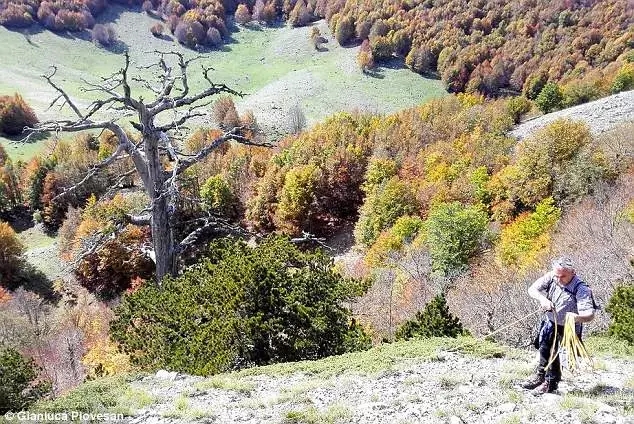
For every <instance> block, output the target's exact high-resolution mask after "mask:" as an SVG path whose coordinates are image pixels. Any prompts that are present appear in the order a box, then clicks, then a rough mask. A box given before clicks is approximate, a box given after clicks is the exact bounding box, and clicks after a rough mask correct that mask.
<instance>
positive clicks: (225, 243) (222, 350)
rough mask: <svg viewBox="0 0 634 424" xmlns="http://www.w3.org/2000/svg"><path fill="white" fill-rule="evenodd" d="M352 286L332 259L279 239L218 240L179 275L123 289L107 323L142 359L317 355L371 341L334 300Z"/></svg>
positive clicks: (187, 363)
mask: <svg viewBox="0 0 634 424" xmlns="http://www.w3.org/2000/svg"><path fill="white" fill-rule="evenodd" d="M360 290H361V289H360V286H359V285H358V283H357V282H356V281H353V280H347V279H344V278H342V277H341V276H340V275H339V274H337V273H336V272H335V271H334V269H333V263H332V259H330V258H329V257H327V256H326V255H324V254H323V253H321V252H315V253H310V252H302V251H300V250H298V248H297V247H296V246H294V245H293V244H291V243H290V242H289V241H287V240H286V239H282V238H279V237H276V238H273V237H272V238H268V239H265V240H264V241H263V242H262V243H261V244H260V245H258V246H257V247H255V248H254V247H249V246H248V245H247V244H246V243H244V242H242V241H230V240H221V241H217V242H215V243H213V244H212V245H211V246H210V249H209V253H208V256H207V257H206V258H205V259H203V260H202V261H201V262H200V263H198V264H197V265H196V266H194V267H192V268H190V269H188V270H187V271H185V273H184V274H183V275H182V276H179V277H178V278H171V279H166V280H164V281H163V282H162V285H161V286H160V287H159V286H157V285H155V284H147V285H145V286H143V287H142V288H141V289H139V290H138V291H136V292H135V293H132V294H130V295H127V296H126V297H124V298H123V301H122V303H121V305H120V306H119V307H118V308H117V309H116V311H115V313H116V319H115V320H114V321H113V323H112V324H111V332H112V337H113V339H114V340H116V341H117V342H118V343H120V345H121V346H122V348H123V349H124V350H125V351H126V352H127V353H129V354H130V355H131V359H132V362H133V363H134V364H136V365H139V366H141V367H143V368H150V369H157V368H164V369H168V370H175V371H181V372H187V373H190V374H197V375H209V374H214V373H217V372H222V371H226V370H230V369H237V368H242V367H245V366H250V365H260V364H269V363H275V362H284V361H298V360H303V359H316V358H321V357H325V356H329V355H335V354H341V353H344V352H348V351H352V350H358V349H364V348H368V347H369V346H370V341H369V338H368V337H367V336H366V335H365V333H364V332H363V331H362V330H361V328H360V327H359V326H358V325H356V324H355V323H354V321H351V316H350V311H349V310H348V309H347V308H346V307H345V306H344V305H343V302H345V301H347V300H349V299H351V298H352V297H353V296H355V295H358V294H360Z"/></svg>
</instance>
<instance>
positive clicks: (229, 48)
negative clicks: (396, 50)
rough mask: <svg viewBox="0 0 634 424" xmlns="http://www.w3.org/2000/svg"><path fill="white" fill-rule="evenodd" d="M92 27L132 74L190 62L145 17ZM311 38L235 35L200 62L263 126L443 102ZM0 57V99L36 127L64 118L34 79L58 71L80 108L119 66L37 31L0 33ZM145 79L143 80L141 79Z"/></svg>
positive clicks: (118, 12) (301, 33)
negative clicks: (124, 49)
mask: <svg viewBox="0 0 634 424" xmlns="http://www.w3.org/2000/svg"><path fill="white" fill-rule="evenodd" d="M99 20H101V21H108V22H113V26H114V28H115V31H116V32H117V35H118V37H119V38H120V40H122V41H123V42H124V43H125V44H126V45H127V46H128V47H129V51H130V56H131V59H132V63H133V65H134V66H136V65H147V64H149V63H151V62H155V61H156V60H157V57H156V55H154V54H149V53H147V52H150V51H153V50H161V51H169V50H172V51H178V52H181V53H184V54H185V55H186V56H187V57H193V56H194V55H195V54H197V53H196V52H193V51H191V50H188V49H185V48H183V47H182V46H180V45H178V44H177V43H176V42H173V41H165V40H160V39H157V38H154V37H152V36H151V35H150V33H149V31H148V28H149V27H150V26H151V25H152V24H154V23H155V22H156V20H154V19H153V18H151V17H149V16H147V15H145V14H142V13H139V12H134V11H129V10H127V9H125V8H122V7H120V6H115V7H111V8H110V9H109V12H108V14H106V15H102V16H101V17H100V18H99ZM319 26H320V28H321V30H322V33H325V32H326V31H327V28H326V26H325V25H324V23H323V22H322V23H319ZM310 31H311V28H310V27H303V28H264V29H263V30H261V31H258V30H249V29H240V30H238V31H237V32H234V33H232V38H233V39H234V40H235V42H233V43H231V44H228V45H226V46H225V47H224V49H223V50H219V51H209V52H205V53H203V56H204V61H202V62H206V64H207V65H211V66H213V67H214V69H215V71H214V72H213V73H212V79H213V80H214V81H215V82H223V83H226V84H227V85H229V86H230V87H232V88H234V89H236V90H239V91H242V92H244V93H246V94H247V96H246V97H245V98H244V99H243V100H237V101H236V103H237V106H238V109H253V110H254V112H255V114H256V117H257V118H258V120H259V121H260V124H263V125H265V126H266V125H267V123H266V122H263V120H262V116H272V115H275V114H276V113H277V112H275V111H274V110H273V105H275V106H276V107H277V108H279V109H288V108H289V107H290V106H292V105H294V104H299V105H300V106H301V107H302V109H303V111H304V113H305V115H306V118H307V121H308V123H309V125H310V124H312V123H315V122H318V121H320V120H322V119H323V118H324V117H326V116H329V115H331V114H332V113H334V112H336V111H339V110H352V109H355V108H358V109H361V110H369V111H375V112H379V113H389V112H393V111H396V110H399V109H403V108H405V107H408V106H412V105H416V104H420V103H422V102H423V101H424V100H426V99H429V98H431V97H439V96H442V95H445V94H446V92H445V90H444V88H443V86H442V83H441V82H440V81H438V80H430V79H425V78H422V77H421V76H420V75H417V74H415V73H414V72H411V71H410V70H409V69H407V68H405V67H402V66H390V67H386V68H383V69H379V72H378V74H379V75H380V78H373V77H370V76H368V75H364V74H363V73H362V72H361V71H360V70H359V69H358V67H357V65H356V62H355V59H356V53H357V51H358V47H351V48H343V47H340V46H338V45H337V43H336V42H335V41H334V40H333V39H332V36H331V35H329V34H325V35H326V36H327V38H329V39H330V42H329V43H327V45H326V47H327V48H328V51H325V52H317V51H315V50H314V48H313V47H312V46H311V44H310V42H309V34H310ZM0 57H5V58H8V57H10V58H12V60H10V61H6V63H3V65H2V68H1V69H0V94H4V93H13V92H16V91H17V92H19V93H21V94H22V95H23V97H24V98H25V99H26V100H27V101H28V102H29V104H31V105H32V106H33V107H34V109H35V111H36V113H37V114H38V116H39V117H40V119H52V118H55V117H58V116H59V115H60V113H61V114H62V115H64V116H65V117H70V116H71V115H70V112H69V110H68V108H65V110H64V111H61V112H60V111H59V110H58V108H56V107H54V108H51V109H49V110H48V111H47V110H46V109H47V108H48V106H49V103H50V102H51V101H52V99H53V98H54V97H55V95H54V92H53V90H52V88H51V87H50V86H48V85H47V83H46V81H45V80H44V79H43V78H41V75H42V74H44V73H46V72H48V71H49V67H50V66H51V65H54V64H56V65H59V71H58V74H57V80H58V81H59V82H60V84H62V85H63V86H64V87H65V88H66V89H67V90H68V92H69V94H70V95H71V97H73V98H74V99H77V101H78V103H79V104H80V105H84V106H86V105H88V104H89V103H90V102H91V101H92V100H94V98H95V97H94V93H86V92H82V91H81V87H82V84H83V83H82V82H81V79H82V78H83V79H87V80H89V81H95V80H96V79H97V78H98V77H99V76H106V75H109V74H111V73H112V72H114V71H115V70H117V69H119V68H120V67H121V65H122V64H123V57H122V55H121V54H116V53H112V52H109V51H107V50H104V49H101V48H97V47H96V46H95V45H94V44H93V43H92V42H90V41H89V40H84V39H81V38H73V37H64V36H60V35H56V34H54V33H52V32H50V31H41V32H38V33H36V34H32V35H31V36H30V42H29V40H27V38H26V37H25V36H24V35H23V34H21V33H20V32H16V31H9V30H7V29H5V28H4V27H0ZM199 69H200V67H199V65H198V64H196V66H194V67H193V68H192V76H191V78H190V81H189V83H190V86H191V89H192V91H196V90H199V89H201V88H202V87H204V86H206V84H207V83H206V82H205V81H204V80H203V78H202V77H201V76H200V72H199ZM144 76H146V77H149V75H148V74H147V73H146V74H144ZM135 93H136V95H140V94H141V95H144V97H145V98H146V99H149V98H150V96H149V95H148V92H147V90H144V89H140V88H139V87H138V86H137V87H135V86H134V85H133V95H134V94H135ZM342 94H345V95H342ZM271 119H273V118H271ZM269 124H271V123H269ZM272 125H276V123H275V122H273V123H272ZM0 143H2V144H3V145H6V143H7V140H3V139H0ZM42 148H43V143H42V142H38V143H35V144H29V145H24V146H22V147H20V148H14V147H9V148H8V150H9V154H10V155H11V156H12V157H13V158H21V159H23V160H25V159H28V158H29V157H31V156H32V155H33V154H35V153H37V152H38V151H40V150H41V149H42Z"/></svg>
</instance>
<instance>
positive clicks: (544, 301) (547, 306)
mask: <svg viewBox="0 0 634 424" xmlns="http://www.w3.org/2000/svg"><path fill="white" fill-rule="evenodd" d="M539 304H540V305H541V307H542V310H544V311H552V310H553V309H555V305H553V302H551V301H550V300H548V298H547V297H546V296H542V297H540V298H539Z"/></svg>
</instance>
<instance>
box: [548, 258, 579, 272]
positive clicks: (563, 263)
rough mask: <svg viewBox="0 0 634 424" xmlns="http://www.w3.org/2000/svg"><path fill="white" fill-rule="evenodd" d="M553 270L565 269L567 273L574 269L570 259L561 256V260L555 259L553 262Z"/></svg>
mask: <svg viewBox="0 0 634 424" xmlns="http://www.w3.org/2000/svg"><path fill="white" fill-rule="evenodd" d="M553 269H567V270H569V271H574V270H575V267H574V265H573V264H572V260H571V259H570V258H566V257H563V256H562V257H561V258H557V259H555V260H554V261H553Z"/></svg>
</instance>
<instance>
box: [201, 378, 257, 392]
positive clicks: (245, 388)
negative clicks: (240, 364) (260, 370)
mask: <svg viewBox="0 0 634 424" xmlns="http://www.w3.org/2000/svg"><path fill="white" fill-rule="evenodd" d="M195 387H196V388H197V389H199V390H208V389H222V390H231V391H234V392H238V393H242V394H245V395H247V394H249V393H251V392H252V391H253V390H254V389H255V384H253V383H250V382H247V381H244V380H242V379H240V378H235V377H234V376H233V375H231V374H225V375H219V376H215V377H211V378H208V379H206V380H203V381H201V382H199V383H196V385H195Z"/></svg>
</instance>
